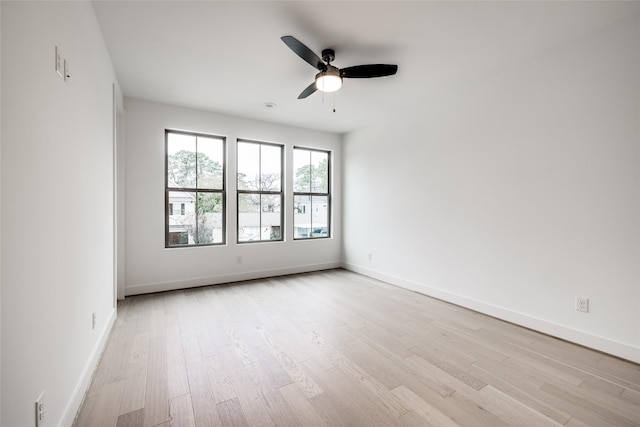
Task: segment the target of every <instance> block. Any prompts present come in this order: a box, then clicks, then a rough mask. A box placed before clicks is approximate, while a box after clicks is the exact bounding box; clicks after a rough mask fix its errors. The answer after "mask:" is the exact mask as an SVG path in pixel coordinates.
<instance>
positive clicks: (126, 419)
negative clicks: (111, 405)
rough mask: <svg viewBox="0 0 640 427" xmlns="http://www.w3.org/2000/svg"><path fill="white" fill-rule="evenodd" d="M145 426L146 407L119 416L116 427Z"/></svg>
mask: <svg viewBox="0 0 640 427" xmlns="http://www.w3.org/2000/svg"><path fill="white" fill-rule="evenodd" d="M142 426H144V409H138V410H136V411H132V412H127V413H126V414H122V415H120V416H119V417H118V423H117V424H116V427H142Z"/></svg>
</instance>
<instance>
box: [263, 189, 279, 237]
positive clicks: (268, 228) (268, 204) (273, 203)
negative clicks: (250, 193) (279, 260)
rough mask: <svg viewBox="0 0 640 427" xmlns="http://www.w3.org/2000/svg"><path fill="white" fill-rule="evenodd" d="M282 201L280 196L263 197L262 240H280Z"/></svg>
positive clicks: (268, 195)
mask: <svg viewBox="0 0 640 427" xmlns="http://www.w3.org/2000/svg"><path fill="white" fill-rule="evenodd" d="M280 205H281V199H280V194H263V195H262V197H261V209H260V210H261V211H262V213H261V215H262V219H261V232H260V238H261V239H262V240H280V239H281V238H282V237H281V236H282V235H281V225H282V224H281V219H282V216H281V215H280Z"/></svg>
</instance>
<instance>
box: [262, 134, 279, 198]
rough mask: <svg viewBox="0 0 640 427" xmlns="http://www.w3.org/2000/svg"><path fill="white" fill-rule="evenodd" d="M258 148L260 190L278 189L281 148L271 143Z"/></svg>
mask: <svg viewBox="0 0 640 427" xmlns="http://www.w3.org/2000/svg"><path fill="white" fill-rule="evenodd" d="M260 148H261V153H260V178H261V182H260V183H261V188H260V190H262V191H280V186H281V184H280V173H281V171H282V168H281V160H282V148H281V147H276V146H273V145H262V146H261V147H260Z"/></svg>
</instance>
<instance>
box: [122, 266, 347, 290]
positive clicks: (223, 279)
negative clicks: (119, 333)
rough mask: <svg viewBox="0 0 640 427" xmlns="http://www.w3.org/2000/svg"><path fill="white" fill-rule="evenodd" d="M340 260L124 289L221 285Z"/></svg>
mask: <svg viewBox="0 0 640 427" xmlns="http://www.w3.org/2000/svg"><path fill="white" fill-rule="evenodd" d="M341 267H342V263H341V262H340V261H333V262H325V263H320V264H307V265H298V266H292V267H282V268H276V269H272V270H260V271H247V272H242V273H233V274H223V275H221V276H213V277H199V278H195V279H188V280H179V281H171V282H161V283H149V284H143V285H133V286H128V287H126V288H125V290H124V294H125V296H132V295H141V294H149V293H153V292H164V291H173V290H177V289H188V288H196V287H199V286H208V285H219V284H222V283H232V282H242V281H245V280H254V279H264V278H267V277H277V276H286V275H288V274H298V273H308V272H310V271H319V270H330V269H333V268H341Z"/></svg>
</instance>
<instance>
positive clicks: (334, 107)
mask: <svg viewBox="0 0 640 427" xmlns="http://www.w3.org/2000/svg"><path fill="white" fill-rule="evenodd" d="M333 112H334V113H335V112H336V93H335V92H333Z"/></svg>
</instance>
